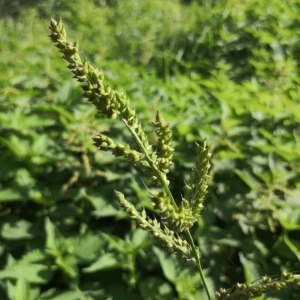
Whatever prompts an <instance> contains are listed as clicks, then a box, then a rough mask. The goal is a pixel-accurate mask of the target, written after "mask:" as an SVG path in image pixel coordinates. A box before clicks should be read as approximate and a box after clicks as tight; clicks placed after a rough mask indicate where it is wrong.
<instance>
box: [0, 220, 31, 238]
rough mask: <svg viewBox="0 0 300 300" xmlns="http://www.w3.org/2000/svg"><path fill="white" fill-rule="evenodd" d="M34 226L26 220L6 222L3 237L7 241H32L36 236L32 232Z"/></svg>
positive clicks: (2, 231) (2, 230)
mask: <svg viewBox="0 0 300 300" xmlns="http://www.w3.org/2000/svg"><path fill="white" fill-rule="evenodd" d="M31 227H32V224H31V223H30V222H28V221H26V220H16V219H15V218H13V219H11V220H10V221H7V222H4V223H3V225H2V228H1V236H2V237H3V238H4V239H7V240H19V239H30V238H33V237H34V235H33V234H32V233H31V232H30V229H31Z"/></svg>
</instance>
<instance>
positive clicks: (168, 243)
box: [49, 19, 211, 300]
mask: <svg viewBox="0 0 300 300" xmlns="http://www.w3.org/2000/svg"><path fill="white" fill-rule="evenodd" d="M49 29H50V30H51V34H50V38H51V40H52V41H53V42H54V43H55V45H56V47H57V48H58V49H59V51H60V52H61V53H62V57H63V59H65V60H66V61H67V62H68V68H69V69H70V70H71V71H72V73H73V75H74V78H75V79H76V80H77V81H79V82H80V83H82V89H83V96H84V97H85V98H86V99H87V100H88V101H89V102H90V103H92V104H93V105H94V106H95V107H96V109H97V110H98V112H100V113H101V114H102V115H103V116H105V117H106V118H109V119H113V118H116V117H118V118H120V120H121V121H122V122H123V123H124V125H125V128H126V129H128V131H129V132H130V134H131V136H132V138H133V141H134V142H135V147H134V148H131V147H130V146H129V145H128V144H126V145H123V144H120V143H116V142H115V141H114V140H112V139H111V138H109V137H108V136H106V135H104V134H99V135H98V136H97V137H96V138H95V139H94V141H95V144H96V146H97V147H99V148H100V149H101V150H104V151H111V152H112V153H113V154H114V155H115V156H116V157H120V156H121V157H123V158H124V159H126V160H127V161H129V162H131V163H133V164H134V165H136V164H139V165H140V166H142V168H144V170H145V171H146V172H145V173H146V174H147V175H149V174H150V177H151V178H152V179H153V181H154V182H155V183H156V185H159V186H160V188H161V190H160V192H158V194H157V195H154V196H153V197H152V200H153V206H154V208H155V209H156V211H157V212H158V215H159V217H160V220H158V219H156V218H149V217H148V216H147V215H146V212H145V210H143V211H141V212H139V211H137V210H136V209H135V207H134V206H133V205H132V204H131V203H130V202H128V201H127V200H126V199H125V197H124V195H123V194H122V193H120V192H116V194H117V198H118V201H119V203H120V205H121V206H122V207H123V209H124V210H125V211H126V212H127V213H128V214H129V215H130V217H131V218H132V219H133V220H135V221H136V223H137V225H138V226H139V227H140V228H142V229H144V230H147V231H148V232H149V233H151V234H152V235H153V236H154V237H155V238H156V239H157V240H158V241H160V243H161V244H162V245H163V246H164V247H165V248H166V249H167V250H168V251H170V252H173V253H176V254H177V256H178V257H180V258H181V259H185V260H189V261H192V262H194V264H195V265H196V267H197V270H198V272H199V275H200V278H201V280H202V283H203V286H204V289H205V291H206V294H207V297H208V299H209V300H211V297H210V293H209V291H208V288H207V285H206V282H205V278H204V275H203V271H202V267H201V264H200V258H199V251H198V249H197V248H196V246H195V244H194V241H193V238H192V235H191V233H190V232H189V228H190V227H191V226H192V225H193V224H194V223H195V222H196V221H197V219H198V217H199V213H200V210H201V209H202V207H203V205H202V203H203V201H204V197H205V194H206V191H207V181H208V169H209V157H210V154H209V151H208V147H207V144H206V142H204V144H203V145H202V146H199V145H197V149H198V150H197V154H198V157H197V161H196V168H195V170H193V173H192V176H191V180H190V181H191V182H190V183H189V185H187V186H186V188H185V195H184V198H182V199H181V200H180V199H178V200H179V201H178V204H177V202H176V201H175V199H174V198H173V195H172V193H171V191H170V189H169V181H168V179H167V174H168V172H169V171H170V168H171V166H172V164H173V163H172V157H173V151H174V149H173V143H172V131H171V129H170V126H169V124H167V123H166V122H165V121H164V120H163V118H162V117H161V116H160V114H159V113H157V115H156V119H155V121H154V122H152V125H153V126H154V127H155V129H156V130H155V132H156V135H157V145H156V151H155V150H154V147H152V145H150V143H149V141H148V137H147V136H146V134H145V132H144V130H143V129H142V126H141V124H140V122H139V120H138V117H137V115H136V112H135V110H133V109H132V108H131V107H130V102H129V99H128V98H127V96H126V94H125V93H123V92H118V91H115V90H113V89H112V88H111V87H110V86H109V85H108V84H104V75H103V73H102V72H101V71H99V70H98V69H97V68H94V67H93V66H92V65H91V64H90V63H89V62H88V61H84V62H83V61H82V60H81V58H80V55H79V48H78V43H71V42H68V41H67V39H66V31H65V28H64V25H63V23H62V21H61V20H59V21H58V22H56V21H55V20H53V19H52V20H51V22H50V27H49ZM179 232H184V234H185V237H186V239H185V240H184V239H182V237H181V236H179V235H178V233H179Z"/></svg>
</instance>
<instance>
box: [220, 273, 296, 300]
mask: <svg viewBox="0 0 300 300" xmlns="http://www.w3.org/2000/svg"><path fill="white" fill-rule="evenodd" d="M299 287H300V276H299V275H293V274H291V273H288V272H283V273H282V274H281V278H278V279H275V280H274V279H273V280H272V278H270V277H268V276H263V277H262V278H261V279H260V281H259V282H258V283H257V284H252V285H250V286H248V285H246V284H245V283H237V284H235V285H234V287H233V288H230V289H223V288H221V289H219V290H218V291H217V292H216V297H217V299H218V300H247V299H252V298H257V297H260V296H261V295H262V294H264V293H266V292H269V291H279V290H282V289H284V288H293V289H299Z"/></svg>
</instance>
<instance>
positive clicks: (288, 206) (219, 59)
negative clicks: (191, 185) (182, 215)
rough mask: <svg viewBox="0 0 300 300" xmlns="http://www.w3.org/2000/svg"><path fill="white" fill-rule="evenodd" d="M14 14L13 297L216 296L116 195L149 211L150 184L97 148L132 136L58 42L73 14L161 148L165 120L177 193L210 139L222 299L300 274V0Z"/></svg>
mask: <svg viewBox="0 0 300 300" xmlns="http://www.w3.org/2000/svg"><path fill="white" fill-rule="evenodd" d="M0 14H1V15H0V33H1V34H0V91H1V93H0V154H1V155H0V299H1V300H2V299H3V300H6V299H12V300H29V299H30V300H31V299H32V300H36V299H40V300H50V299H51V300H76V299H78V300H81V299H84V300H87V299H88V300H90V299H95V300H98V299H99V300H101V299H113V300H118V299H129V300H131V299H147V300H148V299H149V300H152V299H167V300H168V299H170V300H171V299H172V300H173V299H191V300H193V299H206V298H205V293H204V291H203V289H202V286H201V284H200V280H199V277H198V276H197V274H196V272H195V269H194V268H193V266H192V265H189V264H188V263H186V262H185V263H181V262H178V261H177V260H176V258H174V257H173V256H172V255H170V254H168V253H166V252H164V251H163V250H162V249H161V248H160V247H159V245H157V244H156V242H155V241H153V240H152V238H151V237H150V236H149V235H148V234H147V233H146V232H143V231H141V230H139V229H136V227H135V224H134V223H133V222H132V221H130V219H129V218H128V216H127V214H126V213H124V212H123V211H122V209H121V208H120V207H119V205H118V203H117V201H116V198H115V195H114V192H113V191H114V190H115V189H118V190H119V191H121V192H123V193H126V195H128V199H129V200H130V201H131V202H132V203H134V204H135V205H136V206H137V207H138V208H142V207H146V208H147V207H148V208H149V207H150V199H149V195H148V192H147V190H146V189H145V187H144V184H143V180H145V177H147V176H146V174H143V173H141V172H140V171H139V170H136V169H134V168H133V166H131V165H129V164H128V163H126V162H125V161H122V160H118V159H115V158H114V157H112V156H111V155H109V154H107V153H103V152H100V151H98V150H97V149H96V148H95V147H94V146H93V142H92V137H93V136H95V135H96V134H97V133H99V132H106V133H108V132H109V135H110V136H112V137H115V138H116V139H118V140H123V141H126V140H128V138H129V134H128V133H127V132H126V131H124V128H123V127H122V126H121V124H120V123H118V122H117V121H107V120H104V119H102V118H101V116H99V115H97V113H96V111H95V109H94V107H92V105H91V104H88V103H87V102H85V101H84V100H82V98H81V90H80V87H79V85H78V84H77V83H75V81H74V80H73V79H72V78H71V73H70V72H69V70H68V69H67V68H66V63H65V62H64V61H63V60H62V59H61V58H60V55H59V53H58V51H57V49H56V48H55V47H54V45H53V44H52V43H51V41H50V39H49V38H48V37H47V35H49V34H50V32H49V30H48V29H47V27H48V26H49V20H50V18H51V17H53V18H56V19H57V18H58V17H59V16H60V17H62V19H63V21H64V23H65V24H66V27H67V32H68V35H69V39H71V40H73V41H76V40H79V41H80V49H81V54H82V56H83V57H85V58H87V59H88V60H90V61H91V62H92V63H93V64H94V65H97V66H99V68H101V69H102V70H103V72H104V74H105V76H106V80H107V82H110V84H111V86H112V87H113V88H114V89H123V90H124V91H126V93H127V95H128V96H129V98H130V99H131V104H132V107H134V108H135V109H136V111H137V112H138V115H139V117H140V119H141V120H142V122H143V126H144V128H145V130H146V131H147V132H148V133H149V138H150V140H151V139H153V140H154V135H153V128H151V125H150V121H152V120H154V119H155V114H156V111H157V110H159V111H160V112H161V114H162V115H163V117H164V118H165V120H167V121H168V122H169V123H170V124H171V127H172V130H173V136H174V146H175V157H174V163H175V164H174V168H173V169H172V171H171V173H170V176H169V179H170V181H171V189H172V192H173V194H174V196H175V198H176V197H177V198H179V197H180V195H181V194H182V193H183V187H184V180H185V179H187V178H188V174H189V171H190V169H191V167H192V166H193V163H194V162H193V159H194V157H195V142H197V141H201V140H203V138H206V139H207V140H208V141H209V142H210V144H211V150H212V152H213V155H212V160H211V163H212V168H211V173H210V174H211V180H210V185H209V195H208V197H207V199H206V201H205V203H204V205H205V209H204V210H203V212H202V215H201V216H200V217H199V221H198V224H196V225H195V226H194V227H193V229H192V234H193V237H194V239H195V241H196V242H197V243H198V245H199V247H200V253H201V260H202V263H203V267H204V270H205V276H206V278H207V280H208V283H209V288H210V289H211V291H212V292H213V291H216V290H217V289H218V288H220V287H224V288H229V287H231V286H233V285H234V284H235V283H236V282H246V283H248V284H250V283H251V282H253V281H254V280H256V279H258V278H259V277H260V276H263V275H265V274H268V275H274V276H275V277H276V276H280V273H281V272H282V271H283V270H285V269H287V270H289V271H295V272H297V271H299V269H300V263H299V260H300V97H299V96H300V89H299V82H300V75H299V73H300V72H299V71H300V68H299V63H300V39H299V36H300V29H299V28H300V19H299V15H300V3H299V1H296V0H286V1H283V0H274V1H267V0H243V1H242V0H228V1H213V0H211V1H208V0H206V1H205V0H203V1H200V0H198V1H196V0H194V1H192V0H191V1H179V0H164V1H161V0H141V1H137V0H126V1H121V0H110V1H109V0H107V1H105V0H102V1H101V0H98V1H97V0H94V1H88V0H73V1H68V0H61V1H50V0H48V1H25V0H24V1H22V0H11V1H9V0H1V1H0ZM259 299H268V300H275V299H282V300H292V299H299V291H284V292H278V293H272V294H271V293H269V294H267V295H265V296H264V297H261V298H259Z"/></svg>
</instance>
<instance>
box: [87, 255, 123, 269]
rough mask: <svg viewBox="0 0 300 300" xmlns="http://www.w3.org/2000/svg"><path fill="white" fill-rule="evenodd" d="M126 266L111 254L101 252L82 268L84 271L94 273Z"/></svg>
mask: <svg viewBox="0 0 300 300" xmlns="http://www.w3.org/2000/svg"><path fill="white" fill-rule="evenodd" d="M124 267H126V263H125V262H121V261H118V260H117V258H116V257H115V256H113V255H112V254H109V253H108V254H103V255H101V257H100V258H99V259H98V260H97V261H95V262H94V263H92V264H91V265H90V266H89V267H87V268H84V269H83V271H84V273H94V272H97V271H104V270H113V269H120V268H121V269H122V268H124Z"/></svg>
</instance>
